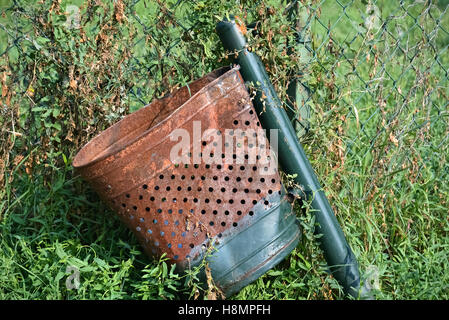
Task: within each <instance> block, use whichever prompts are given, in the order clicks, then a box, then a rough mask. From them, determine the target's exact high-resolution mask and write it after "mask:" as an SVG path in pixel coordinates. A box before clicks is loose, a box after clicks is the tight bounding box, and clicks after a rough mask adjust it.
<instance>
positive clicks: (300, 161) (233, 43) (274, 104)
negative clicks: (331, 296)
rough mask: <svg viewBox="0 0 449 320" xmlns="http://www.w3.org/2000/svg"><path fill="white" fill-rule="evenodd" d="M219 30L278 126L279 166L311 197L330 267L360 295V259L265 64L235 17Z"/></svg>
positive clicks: (269, 122) (269, 125)
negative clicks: (325, 191)
mask: <svg viewBox="0 0 449 320" xmlns="http://www.w3.org/2000/svg"><path fill="white" fill-rule="evenodd" d="M217 33H218V35H219V37H220V39H221V41H222V43H223V46H224V48H225V49H226V50H228V51H229V52H232V53H237V54H236V62H237V63H238V64H239V65H240V68H241V69H240V73H241V74H242V77H243V79H244V80H245V81H246V82H251V83H252V84H253V85H255V88H256V90H257V92H256V96H255V98H254V101H253V102H254V106H255V108H256V111H257V113H258V115H259V119H260V122H261V124H262V125H263V127H264V128H265V129H267V131H269V130H268V129H277V130H278V141H277V143H278V153H279V154H278V159H279V163H280V166H281V168H282V169H283V170H284V172H286V173H287V174H292V175H296V178H295V182H296V183H297V184H299V185H301V186H302V187H303V188H304V191H305V193H306V194H307V196H308V197H309V199H310V200H311V206H312V208H313V213H314V214H315V216H316V222H317V227H316V233H318V234H321V235H322V237H321V238H320V244H321V247H322V249H323V252H324V256H325V259H326V261H327V264H328V266H329V269H330V271H331V272H332V274H333V276H334V277H335V278H336V279H337V281H338V282H339V283H340V284H341V285H342V287H343V289H344V291H345V292H346V293H347V294H349V295H351V296H353V297H357V296H358V291H359V287H360V276H359V271H358V263H357V260H356V258H355V256H354V254H353V252H352V250H351V248H350V247H349V245H348V243H347V241H346V238H345V236H344V234H343V231H342V229H341V227H340V225H339V223H338V221H337V219H336V217H335V215H334V213H333V211H332V208H331V206H330V204H329V202H328V200H327V198H326V196H325V194H324V192H323V190H322V189H321V186H320V184H319V182H318V179H317V177H316V175H315V173H314V171H313V169H312V166H311V165H310V163H309V161H308V159H307V157H306V155H305V153H304V150H303V148H302V146H301V144H300V143H299V142H298V139H297V137H296V132H295V130H294V129H293V126H292V124H291V122H290V119H289V117H288V115H287V113H286V112H285V110H284V108H283V107H282V103H281V101H280V100H279V98H278V96H277V94H276V92H275V90H274V87H273V85H272V84H271V82H270V80H269V77H268V75H267V73H266V71H265V67H264V66H263V64H262V62H261V61H260V59H259V58H258V57H257V55H255V54H254V53H252V52H251V51H249V50H248V47H247V43H246V38H245V36H244V35H243V34H242V33H241V29H240V28H239V25H238V24H237V23H236V21H235V19H234V17H230V20H228V19H225V20H224V21H221V22H219V23H218V24H217Z"/></svg>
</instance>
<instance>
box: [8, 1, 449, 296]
mask: <svg viewBox="0 0 449 320" xmlns="http://www.w3.org/2000/svg"><path fill="white" fill-rule="evenodd" d="M18 3H19V5H22V6H23V5H24V4H26V3H27V2H26V1H19V2H18ZM81 3H82V1H78V2H76V4H81ZM269 3H270V4H272V5H274V8H275V13H274V14H268V13H267V11H265V10H263V9H264V8H263V6H261V5H260V4H258V3H257V2H256V3H252V2H251V3H249V4H246V6H240V7H239V6H237V7H233V6H231V5H230V4H223V3H221V2H219V1H196V2H195V4H194V5H191V6H189V5H188V4H187V3H185V2H181V3H180V4H178V6H177V7H175V9H173V12H174V13H173V14H174V17H175V20H177V21H181V24H182V27H185V28H186V30H187V31H185V30H184V29H183V28H182V27H181V26H179V25H177V24H176V23H174V24H170V23H171V22H170V19H166V17H167V12H166V11H164V10H162V9H163V8H164V6H161V5H158V4H157V3H156V2H154V1H153V2H149V1H138V2H137V4H135V6H134V7H131V5H129V6H128V7H126V9H125V16H126V17H127V19H128V22H127V23H117V21H115V22H114V8H113V7H111V6H108V5H104V6H103V7H101V6H100V7H99V8H92V7H89V8H90V9H91V10H98V11H95V12H96V13H97V15H98V16H100V17H102V19H103V20H101V21H100V20H97V19H91V20H89V19H87V18H86V20H85V23H86V28H85V33H86V38H85V39H86V40H83V41H80V39H81V36H82V35H81V34H80V33H79V31H77V30H72V31H64V30H65V29H63V28H62V27H61V26H60V25H61V24H62V23H63V22H64V20H63V19H62V18H60V17H59V18H58V15H55V16H52V15H51V14H48V15H47V13H48V11H49V10H48V8H47V7H45V6H48V7H49V6H50V2H49V1H44V4H42V5H41V7H39V6H40V5H31V4H30V5H29V6H28V7H26V10H25V11H23V12H26V13H27V14H30V17H31V18H33V14H35V15H36V16H39V15H40V16H42V17H43V23H44V24H45V22H46V21H47V20H46V19H55V20H54V21H55V22H54V23H53V26H52V27H50V26H48V25H39V23H40V22H38V21H37V20H32V19H28V18H26V17H25V16H21V15H20V14H19V13H18V12H20V11H14V10H10V11H6V12H5V15H4V16H3V17H2V18H1V20H0V22H1V23H2V24H3V25H4V26H5V27H6V28H7V30H8V31H9V38H8V36H7V34H6V33H5V30H3V29H2V30H0V32H1V33H0V38H1V39H2V44H1V46H0V47H1V49H2V50H3V49H4V44H5V43H7V41H3V40H4V39H9V40H8V41H11V40H13V39H12V38H11V36H12V35H17V36H20V35H23V34H26V35H27V36H28V37H35V39H36V41H39V42H37V43H38V46H37V47H36V45H35V44H33V42H31V41H26V40H21V41H19V42H18V43H19V44H18V45H17V46H13V49H11V50H10V52H8V53H7V54H4V55H3V56H2V59H1V60H0V68H1V69H0V75H1V74H3V73H5V72H6V73H7V79H6V81H10V82H2V86H3V87H5V86H7V87H8V90H7V91H4V92H5V94H4V95H2V101H1V103H2V112H1V113H0V124H1V125H2V128H6V129H3V131H2V140H1V144H0V146H1V148H0V150H1V151H2V153H1V155H2V157H1V160H2V162H1V163H0V168H3V169H2V172H3V176H2V179H0V183H1V184H0V186H3V188H1V189H0V299H179V298H195V297H197V294H198V291H199V290H200V289H199V288H198V281H197V280H196V279H195V274H194V273H192V274H190V275H188V276H180V275H178V274H176V273H175V272H174V270H173V268H172V266H170V265H169V264H167V262H166V261H164V258H161V259H160V260H159V261H152V260H150V259H149V258H147V257H146V256H145V255H144V254H143V252H142V249H141V248H140V246H139V244H138V243H137V241H136V239H135V238H134V237H133V235H132V234H131V232H130V231H129V230H128V229H126V227H125V226H124V225H123V224H122V223H121V222H120V221H119V219H118V218H117V217H116V216H115V215H114V213H113V212H111V211H110V210H109V209H107V208H106V206H105V205H104V204H103V203H102V202H101V201H100V200H99V199H98V197H97V196H96V195H95V193H93V192H92V190H90V189H89V187H88V186H87V185H86V184H85V183H84V182H83V181H81V180H80V179H79V178H78V177H75V176H73V172H72V167H71V162H70V161H71V159H72V158H73V156H74V154H75V153H76V152H77V151H78V149H79V147H80V146H81V145H82V144H83V143H84V142H86V141H87V140H89V139H90V138H91V137H92V136H94V135H95V134H96V133H98V132H100V131H101V130H102V129H104V128H105V127H107V126H108V125H110V124H111V123H113V122H115V121H116V120H117V119H119V118H120V117H121V116H123V115H125V114H127V113H129V112H130V111H132V110H136V109H138V108H141V107H142V106H143V105H145V104H146V103H148V102H149V101H150V100H151V99H153V98H154V97H158V96H161V95H163V94H164V93H166V92H167V90H169V88H171V87H173V86H174V85H176V84H181V85H182V84H184V83H187V82H189V81H190V80H192V79H195V78H197V77H199V76H201V75H203V74H204V73H206V72H208V71H211V70H212V69H214V68H216V67H218V66H221V65H224V64H226V63H227V62H226V61H224V60H222V58H223V52H222V49H221V45H220V43H219V40H218V37H217V36H216V35H215V34H214V31H213V28H214V25H215V23H216V21H217V19H218V18H219V17H221V16H223V15H224V14H225V13H226V12H237V13H238V14H239V15H241V16H245V13H247V14H248V18H247V20H253V19H256V18H258V19H261V20H263V21H265V23H264V25H265V26H266V28H267V29H266V30H265V31H266V33H265V34H264V36H263V37H262V38H261V39H258V40H253V41H254V45H255V46H257V44H258V43H259V44H260V46H259V47H258V50H260V54H261V56H262V58H263V60H264V62H265V64H266V65H267V66H268V71H269V73H270V75H271V77H272V79H273V82H274V83H275V86H276V89H277V91H278V92H280V93H281V95H283V92H285V83H286V80H287V78H288V72H286V70H288V69H289V68H294V67H295V61H294V59H293V58H292V57H288V56H285V55H283V54H282V51H283V50H284V49H285V48H286V44H285V38H286V37H288V36H292V34H291V33H287V34H282V32H280V31H281V30H282V25H285V23H286V18H285V16H284V15H283V14H282V10H281V7H280V6H278V5H276V4H277V1H270V2H269ZM0 4H1V8H9V7H10V5H11V2H8V1H4V0H3V1H0ZM66 4H69V1H66V2H64V1H63V2H62V7H63V8H64V6H65V5H66ZM175 4H177V1H172V2H170V3H169V4H168V5H175ZM375 4H376V6H377V8H378V9H379V11H378V13H377V14H378V15H380V16H381V21H387V22H388V23H387V24H386V25H385V29H382V28H379V27H376V28H374V29H372V30H371V29H370V28H369V27H368V28H367V27H366V25H365V21H366V19H367V17H368V18H369V14H370V12H371V11H370V10H369V8H368V5H369V4H365V2H363V1H361V2H358V1H339V2H337V1H331V0H326V1H311V3H310V8H309V9H310V11H309V12H310V14H311V16H312V17H313V19H311V20H310V21H308V22H307V23H306V25H307V28H310V29H311V30H312V32H313V36H312V42H311V43H310V44H307V45H308V46H309V49H311V50H312V51H313V54H312V56H311V60H310V61H308V62H307V65H301V66H300V67H301V68H307V70H308V71H309V72H307V73H306V74H305V76H304V81H306V83H307V84H308V86H309V87H310V89H311V93H312V94H311V97H312V101H310V102H309V105H310V107H311V108H312V114H313V117H312V118H311V123H312V126H311V130H310V132H309V133H308V134H307V135H306V136H304V137H302V138H301V139H302V142H303V145H304V147H305V150H306V153H307V155H308V156H309V159H310V161H311V163H312V165H313V167H314V169H315V170H316V172H317V175H318V176H319V177H320V181H321V183H322V185H323V187H324V189H325V190H326V193H327V195H328V197H329V199H330V202H331V204H332V206H333V208H334V211H335V213H336V214H337V218H338V220H339V222H340V223H341V225H342V228H343V230H344V232H345V234H346V236H347V239H348V241H349V243H350V245H351V247H352V249H353V251H354V252H355V254H356V256H357V257H358V261H359V264H360V270H361V272H362V274H363V275H364V277H365V278H366V277H368V281H371V282H373V284H375V285H377V284H378V287H377V290H375V292H374V293H375V297H376V298H379V299H448V298H449V287H448V284H449V276H448V273H447V272H446V271H445V270H447V269H448V268H449V253H448V252H449V251H448V246H449V219H448V215H447V213H448V207H449V206H448V202H447V201H448V199H449V187H448V185H447V181H449V166H448V163H449V162H448V159H449V148H448V147H447V145H448V140H449V139H448V136H449V133H448V131H447V128H448V126H447V123H448V121H449V119H448V116H449V113H448V95H449V92H448V91H447V86H448V82H449V79H448V67H449V55H447V48H448V46H449V33H448V31H449V14H448V9H447V3H446V2H444V1H439V2H438V3H437V5H436V6H432V7H431V8H430V9H429V10H426V8H427V7H425V6H424V5H423V4H422V3H417V2H413V1H404V2H403V3H402V4H397V3H395V2H392V1H377V2H375ZM133 8H134V12H133V11H132V10H131V9H133ZM83 10H84V9H83ZM127 10H128V11H127ZM373 10H374V9H373ZM14 12H15V13H16V15H13V13H14ZM375 12H376V11H375ZM158 18H164V19H165V20H157V19H158ZM13 19H15V20H13ZM58 19H60V20H58ZM24 20H25V21H24ZM29 21H33V23H34V25H33V23H32V24H30V22H29ZM83 21H84V20H83ZM154 21H157V22H160V21H168V22H166V23H167V25H165V26H162V27H161V26H158V24H157V23H154ZM8 23H9V24H8ZM58 23H59V24H58ZM105 25H107V26H109V27H111V26H112V27H111V28H110V29H105V28H103V29H102V28H101V27H102V26H105ZM329 26H330V33H329V32H328V27H329ZM58 28H59V29H58ZM191 28H193V30H194V31H195V32H192V31H189V30H190V29H191ZM101 30H103V31H101ZM104 30H107V31H104ZM165 30H170V32H166V31H165ZM270 30H272V31H273V34H272V35H273V37H272V39H270V38H269V36H268V35H269V34H270V33H269V31H270ZM102 32H104V33H102ZM100 34H101V36H102V37H104V38H102V39H104V42H101V41H98V40H96V41H94V39H95V37H99V35H100ZM180 36H181V40H179V37H180ZM45 39H50V41H47V40H45ZM97 39H98V38H97ZM8 43H9V44H11V43H12V42H8ZM40 47H42V48H44V50H42V48H40ZM187 48H188V50H187ZM8 55H9V57H8ZM293 57H294V56H293ZM7 58H9V59H10V60H9V61H10V62H11V61H12V62H13V63H12V64H14V66H13V67H12V68H13V69H10V68H11V64H8V60H7ZM220 59H221V60H220ZM105 61H107V64H105ZM301 61H303V60H301ZM296 67H298V66H296ZM36 68H37V69H38V70H39V72H35V71H33V69H36ZM71 68H73V69H71ZM11 70H12V71H15V72H14V73H11V74H8V71H11ZM14 74H17V75H18V76H16V77H15V78H14ZM72 76H73V79H76V80H77V81H78V82H77V83H78V86H77V88H76V89H74V88H71V87H70V86H69V85H67V86H65V87H64V83H68V82H67V79H66V78H67V77H69V78H70V77H72ZM3 87H2V88H3ZM9 88H14V91H15V92H14V94H12V96H11V100H10V102H7V97H8V94H9V92H12V90H9ZM30 88H31V89H32V90H31V91H30ZM38 107H39V108H41V109H36V108H38ZM48 110H50V111H48ZM71 121H72V122H71ZM67 138H68V139H67ZM296 209H297V215H298V217H299V218H300V219H301V224H302V227H303V238H302V240H301V242H300V244H299V245H298V247H297V248H295V249H294V250H293V251H292V253H291V254H290V255H289V256H288V257H287V258H286V259H285V260H284V261H282V262H281V263H280V264H279V265H278V266H276V267H275V268H274V269H272V270H270V271H269V272H267V273H266V274H265V275H263V276H262V277H260V278H259V279H258V280H257V281H255V282H254V283H252V284H250V285H249V286H247V287H245V288H244V289H243V290H241V291H240V292H239V293H238V294H236V295H234V296H233V297H229V298H230V299H342V298H343V295H342V293H341V291H340V289H339V287H338V284H337V283H336V281H335V280H334V279H333V278H332V277H331V276H329V275H328V274H327V273H326V268H325V262H324V260H323V257H322V252H321V250H320V249H319V247H318V245H317V241H316V240H317V239H316V238H317V236H316V235H314V234H313V229H314V228H313V222H314V221H313V217H312V215H311V214H310V212H309V211H308V210H307V209H304V208H303V209H301V208H296ZM67 266H76V267H77V268H79V270H80V287H79V289H78V290H68V289H67V287H66V281H67V278H68V276H69V273H67V272H66V270H67ZM370 272H371V275H372V276H370ZM373 275H374V276H373ZM200 298H203V296H200Z"/></svg>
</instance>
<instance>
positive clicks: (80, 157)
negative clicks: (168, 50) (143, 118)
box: [72, 65, 241, 170]
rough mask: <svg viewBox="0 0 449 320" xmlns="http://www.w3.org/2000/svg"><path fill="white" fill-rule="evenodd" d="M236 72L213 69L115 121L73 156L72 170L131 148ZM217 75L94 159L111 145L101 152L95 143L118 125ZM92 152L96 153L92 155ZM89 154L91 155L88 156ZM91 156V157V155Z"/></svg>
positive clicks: (236, 66) (222, 68)
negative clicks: (162, 115) (119, 144)
mask: <svg viewBox="0 0 449 320" xmlns="http://www.w3.org/2000/svg"><path fill="white" fill-rule="evenodd" d="M238 70H240V66H239V65H234V66H224V67H220V68H217V69H214V70H213V71H211V72H209V73H207V74H205V75H204V76H202V77H200V78H198V79H195V80H194V81H191V82H190V83H188V84H186V85H185V86H182V87H181V88H178V89H176V90H174V91H173V92H170V93H169V94H167V95H166V96H164V97H162V98H158V99H154V100H153V101H152V102H150V103H149V104H147V105H145V106H144V107H142V108H141V109H139V110H136V111H134V112H132V113H130V114H128V115H126V116H125V117H123V118H122V119H120V120H119V121H117V122H116V123H114V124H113V125H111V126H110V127H108V128H107V129H105V130H103V131H102V132H100V133H99V134H97V135H96V136H95V137H94V138H92V139H91V140H90V141H89V142H87V143H86V144H85V145H84V146H83V147H82V148H81V149H80V150H79V151H78V153H77V154H76V155H75V157H74V159H73V162H72V165H73V168H74V169H77V170H78V169H84V168H86V167H89V166H91V165H94V164H96V163H98V162H101V161H103V160H105V159H107V158H109V157H110V156H112V155H114V154H117V153H119V152H121V151H123V150H124V149H126V148H128V147H129V146H131V145H132V144H134V143H136V142H138V141H139V140H141V139H142V138H144V137H145V136H147V135H148V134H150V133H151V132H153V131H154V130H156V129H157V127H159V126H161V125H162V124H163V123H164V122H166V121H168V119H169V118H171V117H173V116H174V115H175V114H176V113H178V112H179V110H181V109H182V108H184V107H185V106H186V105H187V104H189V103H190V102H191V100H193V99H195V98H196V97H197V96H199V95H201V94H203V93H204V92H206V91H207V90H209V89H210V87H212V86H214V85H215V84H216V83H218V82H219V81H220V80H221V79H222V78H224V77H227V76H229V75H230V74H231V73H233V72H237V71H238ZM217 73H221V75H219V76H218V77H217V78H215V79H214V80H212V81H210V82H209V83H207V84H206V85H205V86H203V87H202V88H201V89H200V90H198V91H197V92H195V94H193V95H192V96H190V97H189V98H188V99H187V100H186V101H184V102H183V103H182V104H181V105H180V106H179V107H177V108H176V109H174V110H173V111H172V112H171V113H170V114H169V115H167V116H166V117H165V118H164V119H162V120H161V121H159V122H157V123H156V124H154V125H152V126H151V127H149V128H148V129H146V130H145V131H143V132H142V133H141V134H139V135H138V136H137V137H135V138H134V139H130V140H129V141H127V142H125V143H124V144H123V145H122V146H121V147H119V148H116V149H112V150H110V151H108V152H105V153H104V154H103V155H101V156H99V157H96V156H95V155H96V154H98V153H101V152H103V151H104V150H105V149H106V148H107V147H109V146H111V145H113V143H112V144H110V145H109V146H107V147H104V148H103V150H99V149H98V146H97V143H99V142H100V141H101V140H102V139H103V138H105V137H107V136H108V135H109V134H110V133H111V132H113V131H114V130H116V128H117V127H120V125H123V124H124V123H125V122H127V121H130V117H138V115H139V114H140V113H143V112H145V111H147V108H151V106H152V105H153V104H154V103H157V102H161V101H163V100H165V99H170V97H172V96H173V95H175V94H176V93H177V92H179V91H180V90H181V89H183V88H185V87H189V86H190V85H192V84H193V83H195V82H196V81H199V80H201V79H203V78H205V77H207V76H210V75H213V74H217ZM239 77H240V78H241V76H240V75H239ZM92 151H96V153H93V152H92ZM89 153H90V154H91V155H90V156H88V155H89ZM92 154H93V155H92Z"/></svg>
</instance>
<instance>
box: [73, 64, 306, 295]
mask: <svg viewBox="0 0 449 320" xmlns="http://www.w3.org/2000/svg"><path fill="white" fill-rule="evenodd" d="M272 141H273V140H272ZM272 143H273V142H272ZM271 147H272V146H271ZM220 151H221V152H220ZM264 152H265V153H264ZM274 158H275V156H274V155H273V152H272V148H271V149H270V146H269V144H268V140H267V139H266V136H265V132H264V131H263V130H262V128H261V127H260V123H259V120H258V117H257V115H256V112H255V110H254V108H253V105H252V103H251V100H250V96H249V94H248V92H247V89H246V87H245V84H244V82H243V80H242V78H241V76H240V73H239V70H238V67H234V68H230V67H225V68H220V69H218V70H215V71H213V72H211V73H209V74H207V75H206V76H204V77H202V78H201V79H199V80H196V81H194V82H193V83H191V84H189V85H188V86H185V87H182V88H180V89H179V90H177V91H175V92H173V93H171V94H170V95H169V96H167V97H165V98H163V99H160V100H156V101H154V102H152V103H151V104H149V105H148V106H146V107H144V108H142V109H140V110H138V111H136V112H134V113H132V114H130V115H128V116H126V117H125V118H123V119H122V120H121V121H119V122H117V123H116V124H115V125H113V126H111V127H110V128H108V129H107V130H105V131H104V132H102V133H101V134H99V135H98V136H97V137H95V138H94V139H92V140H91V141H90V142H89V143H87V144H86V145H85V146H84V147H83V148H82V149H81V150H80V151H79V153H78V154H77V155H76V157H75V158H74V161H73V166H74V168H75V169H76V171H77V172H78V173H79V174H80V175H81V176H82V177H83V178H84V179H85V180H87V181H88V183H90V185H91V186H92V187H93V188H94V190H95V191H96V192H97V193H98V194H99V195H100V197H101V198H102V199H103V201H105V202H106V203H107V204H108V205H109V206H110V207H111V208H112V209H113V210H114V211H115V212H116V213H117V214H118V215H119V217H120V218H121V220H122V221H123V222H124V223H125V224H126V225H127V226H128V227H129V228H130V229H131V230H132V231H133V232H134V234H135V235H136V237H137V238H138V239H139V242H140V243H141V244H142V246H143V248H144V250H145V252H146V253H147V254H148V255H149V256H151V257H154V258H157V257H160V256H161V255H162V254H163V253H166V255H167V257H168V258H169V259H170V261H171V262H173V263H176V264H177V268H178V270H180V271H183V270H185V269H186V268H190V267H193V266H195V265H198V264H199V263H201V262H202V261H203V259H206V261H207V263H208V266H209V267H210V270H211V275H212V278H213V279H214V282H215V284H216V285H217V286H218V287H219V288H220V289H221V290H222V291H223V293H224V294H225V295H226V296H229V295H231V294H233V293H235V292H237V291H238V290H240V289H241V288H242V287H244V286H245V285H247V284H249V283H250V282H252V281H253V280H255V279H257V278H258V277H259V276H261V275H262V274H263V273H265V272H266V271H267V270H269V269H270V268H272V267H273V266H274V265H276V264H277V263H278V262H280V261H281V260H282V259H283V258H284V257H285V256H286V255H287V254H288V253H289V252H290V251H291V250H292V249H293V248H294V247H295V246H296V245H297V243H298V240H299V237H300V229H299V224H298V222H297V219H296V217H295V214H294V212H293V211H292V207H291V205H290V203H289V201H287V197H286V194H285V191H284V188H283V186H282V183H281V180H280V176H279V172H278V171H277V166H273V163H274V162H273V161H274V160H273V159H274ZM211 247H212V250H209V249H211Z"/></svg>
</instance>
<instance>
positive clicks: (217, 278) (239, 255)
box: [191, 190, 301, 297]
mask: <svg viewBox="0 0 449 320" xmlns="http://www.w3.org/2000/svg"><path fill="white" fill-rule="evenodd" d="M266 200H268V201H269V203H270V206H271V207H270V208H266V206H265V204H264V201H259V202H258V203H257V204H256V205H254V207H253V208H252V209H251V211H253V212H254V214H253V216H249V215H247V216H245V217H244V218H243V219H242V220H241V221H240V223H239V225H241V227H238V228H237V229H238V230H237V231H236V230H234V229H232V230H227V231H226V232H224V233H223V234H222V237H221V238H220V240H219V241H220V243H219V244H218V245H216V246H215V248H214V250H213V252H212V253H211V254H210V255H209V256H206V257H205V256H200V257H198V258H197V259H195V260H194V261H192V263H191V265H192V266H196V265H200V264H201V263H202V261H203V259H205V260H206V262H207V263H208V265H209V267H210V270H211V273H212V278H213V280H214V282H215V284H216V285H217V286H218V287H219V288H220V289H221V290H222V291H223V293H224V294H225V295H226V296H227V297H228V296H230V295H232V294H234V293H236V292H238V291H239V290H240V289H242V288H243V287H245V286H246V285H248V284H249V283H251V282H253V281H254V280H256V279H257V278H259V277H260V276H261V275H263V274H264V273H265V272H267V271H268V270H269V269H271V268H273V267H274V266H275V265H277V264H278V263H279V262H280V261H282V260H283V259H284V258H285V257H286V256H287V255H288V254H289V253H290V252H291V251H292V250H293V249H294V248H295V247H296V246H297V244H298V242H299V239H300V236H301V229H300V227H299V222H298V220H297V219H296V215H295V214H294V212H293V211H292V207H291V205H290V203H289V202H288V201H287V198H286V196H285V193H284V190H282V192H281V194H279V193H275V194H273V195H270V196H269V197H267V198H266ZM215 240H217V239H215ZM199 278H200V280H201V281H202V282H203V284H205V283H206V277H205V273H204V269H203V270H201V273H200V275H199Z"/></svg>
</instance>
